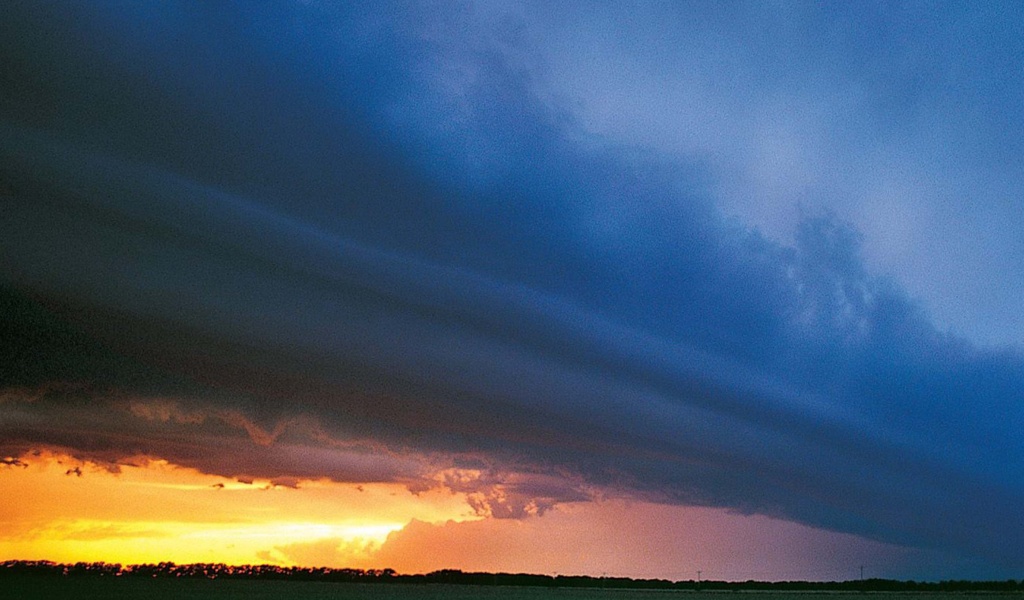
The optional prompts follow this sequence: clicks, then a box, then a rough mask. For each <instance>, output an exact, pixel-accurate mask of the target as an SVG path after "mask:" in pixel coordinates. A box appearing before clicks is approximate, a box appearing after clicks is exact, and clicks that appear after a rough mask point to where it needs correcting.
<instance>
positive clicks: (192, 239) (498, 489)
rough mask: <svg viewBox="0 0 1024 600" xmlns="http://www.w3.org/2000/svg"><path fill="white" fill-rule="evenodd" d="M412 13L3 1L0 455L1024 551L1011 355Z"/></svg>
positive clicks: (437, 19)
mask: <svg viewBox="0 0 1024 600" xmlns="http://www.w3.org/2000/svg"><path fill="white" fill-rule="evenodd" d="M122 8H123V7H122ZM392 8H394V14H392V12H389V11H368V12H367V13H365V14H363V13H360V12H359V11H358V10H357V9H339V11H340V12H346V13H347V12H355V13H359V14H337V13H335V12H334V11H332V10H328V11H327V12H326V13H324V14H321V13H320V12H319V11H320V9H315V8H307V9H299V8H267V7H262V8H254V9H251V10H249V11H246V12H247V17H246V18H245V19H236V18H230V17H228V16H227V15H226V14H221V12H222V11H221V10H220V9H203V11H199V12H197V11H195V10H191V9H189V10H186V9H181V10H179V7H176V6H175V5H161V6H159V7H153V6H135V5H132V7H131V9H126V10H119V11H117V12H116V14H115V13H113V12H111V13H109V14H108V13H107V12H106V10H105V9H104V8H103V7H100V8H96V9H92V10H86V9H85V8H74V9H71V8H69V9H68V10H67V11H62V12H61V14H48V12H47V11H48V9H47V8H46V7H39V6H33V5H28V4H24V5H23V4H18V5H16V6H15V7H14V8H13V9H12V10H11V11H10V13H11V15H10V16H9V18H7V19H5V23H4V24H3V25H2V27H3V30H2V31H0V33H2V35H0V39H2V40H3V42H2V45H0V50H2V52H3V54H4V55H5V57H8V58H7V59H6V60H5V61H4V66H3V67H0V68H2V69H3V71H2V75H3V78H4V79H5V80H7V81H12V82H15V83H16V84H17V85H12V86H4V90H3V91H2V92H0V93H2V94H3V96H2V98H3V112H2V114H0V118H2V120H3V124H4V132H5V133H4V134H3V136H2V137H0V153H2V156H3V159H2V163H0V176H2V181H3V184H4V187H3V189H4V194H3V197H2V199H0V202H2V203H3V209H4V213H5V218H4V219H3V221H2V223H0V253H2V255H3V257H4V258H3V260H2V262H0V274H2V276H3V282H4V288H3V299H4V302H5V303H7V304H8V305H10V306H14V307H16V308H17V310H16V311H14V312H12V313H8V314H9V315H11V316H8V317H7V318H5V320H4V327H5V328H6V330H8V331H12V332H14V333H15V334H16V337H15V338H14V339H16V340H17V343H16V344H7V346H8V347H7V348H5V349H4V352H5V353H8V354H10V356H12V357H13V360H12V361H5V364H6V365H13V366H12V367H10V369H11V374H12V377H11V379H10V381H12V382H13V385H12V386H10V387H9V388H8V389H7V391H5V392H4V393H5V395H4V396H3V398H4V400H3V402H2V403H0V411H3V415H4V419H3V422H2V424H0V428H2V429H0V433H2V435H0V439H3V440H4V448H0V451H2V452H3V453H6V454H8V455H10V456H12V457H13V456H20V454H19V453H18V452H20V451H25V450H27V449H30V448H33V447H37V446H48V447H55V448H61V449H65V450H67V451H69V452H71V453H72V454H73V455H75V456H78V457H82V458H89V459H91V460H103V461H107V462H109V463H110V464H116V463H117V462H118V461H121V460H125V459H126V458H129V457H132V456H157V457H162V458H166V459H168V460H172V461H174V462H175V463H177V464H182V465H186V466H194V467H196V468H199V469H202V470H204V471H206V472H210V473H216V474H220V475H223V476H228V477H238V478H252V477H254V476H256V477H267V478H271V479H273V480H275V481H279V482H285V483H286V484H287V483H291V484H295V483H296V482H298V481H299V480H301V479H302V478H312V477H321V476H327V477H332V478H335V479H338V480H345V481H406V482H407V483H408V484H409V485H410V486H411V487H414V488H415V487H417V486H424V485H433V483H430V481H436V480H433V479H431V477H432V476H433V475H434V474H436V473H439V472H443V470H444V469H445V468H447V467H454V468H457V469H467V470H470V469H476V470H479V471H481V472H482V473H483V474H484V475H483V476H482V477H483V479H477V480H473V481H471V482H466V483H465V491H470V490H471V489H472V491H471V493H475V494H478V495H476V496H472V501H473V502H474V503H475V504H474V507H475V508H477V510H479V511H480V512H481V513H482V514H490V515H492V516H509V517H518V516H523V515H526V514H539V513H542V512H544V511H545V510H546V509H547V508H549V507H550V506H552V505H553V504H555V503H557V502H564V501H571V500H580V499H583V498H586V497H589V496H590V495H591V494H593V493H594V492H593V490H592V489H589V488H587V487H585V486H584V484H585V485H586V486H593V487H594V488H605V489H612V490H616V489H617V490H627V491H628V492H629V493H630V494H633V495H636V496H642V497H649V498H656V499H661V500H669V501H672V502H677V503H693V504H701V505H710V506H720V507H727V508H730V509H733V510H738V511H743V512H751V513H764V514H769V515H774V516H779V517H784V518H786V519H791V520H796V521H799V522H802V523H806V524H811V525H815V526H821V527H825V528H829V529H835V530H840V531H846V532H852V533H856V534H860V535H866V536H869V537H873V538H876V539H881V540H885V541H893V542H899V543H907V544H917V545H930V546H936V547H943V548H953V549H956V550H957V551H962V552H965V553H969V554H977V555H981V556H984V557H986V558H988V559H990V560H993V561H996V562H997V563H1000V564H1003V565H1006V566H1007V567H1019V566H1020V557H1021V556H1024V547H1022V543H1024V521H1022V517H1021V513H1020V511H1019V509H1018V507H1019V506H1020V505H1021V504H1022V503H1024V489H1022V487H1021V482H1020V481H1021V480H1020V477H1019V474H1020V472H1021V471H1022V469H1024V445H1022V442H1021V437H1020V435H1019V432H1020V431H1021V429H1022V427H1024V415H1022V412H1021V408H1020V402H1019V399H1020V398H1021V397H1024V357H1022V356H1021V354H1020V352H1019V351H1017V350H1015V349H1008V350H1003V351H988V350H985V351H983V350H979V349H976V348H974V347H973V346H971V345H970V344H969V343H967V342H965V341H963V340H961V339H958V338H954V337H951V336H949V335H946V334H943V333H941V332H939V331H937V330H936V328H935V327H934V326H933V325H932V324H931V323H930V322H929V320H928V319H927V317H926V315H924V314H923V313H922V311H921V310H920V308H919V307H918V306H917V305H916V304H915V303H914V302H913V301H912V300H910V299H908V298H907V297H906V295H905V294H904V293H903V292H902V291H901V290H900V288H899V286H898V285H896V284H895V283H892V282H890V281H887V280H885V279H880V278H878V277H876V276H874V275H872V274H870V273H868V272H867V271H866V269H865V268H864V266H863V261H862V258H861V256H860V243H861V242H860V240H859V236H858V234H857V233H856V231H855V230H854V229H853V228H851V227H849V226H848V225H845V224H844V223H842V222H841V221H840V220H838V219H836V218H835V217H833V216H830V215H829V214H819V213H814V212H808V213H807V214H805V215H804V216H803V219H802V221H801V224H800V227H799V229H798V232H797V235H796V237H795V243H794V245H792V246H784V245H780V244H777V243H775V242H772V241H770V240H767V239H765V238H764V237H763V236H761V235H760V234H758V233H757V232H756V231H750V230H747V229H745V228H744V227H742V226H741V225H739V224H736V223H732V222H729V221H726V220H724V219H722V218H720V217H719V216H718V213H717V212H716V210H715V206H714V202H713V195H712V194H711V192H710V191H709V190H711V189H712V188H713V186H712V185H711V184H712V183H713V177H714V175H713V174H712V173H710V172H708V171H707V170H705V169H702V168H701V165H700V164H693V165H690V166H688V167H685V168H684V167H679V166H677V165H675V164H672V163H667V162H665V161H663V160H661V159H659V157H657V156H653V155H650V154H647V153H645V152H643V151H640V150H638V149H635V148H625V147H613V146H609V145H603V144H594V143H589V142H588V141H587V139H586V136H585V135H584V134H583V133H582V132H581V130H580V129H579V128H578V127H577V126H576V124H575V123H574V121H573V119H572V118H571V117H570V116H569V115H568V114H567V113H566V112H564V111H562V110H561V109H559V108H558V107H557V103H552V102H550V101H549V100H547V99H544V98H541V97H539V95H538V93H537V91H536V88H535V86H534V82H533V80H532V79H531V76H530V75H529V73H527V72H524V71H523V70H522V69H518V68H517V67H516V65H515V61H513V60H511V59H510V57H509V55H508V54H507V53H505V52H503V51H502V50H501V45H500V44H497V43H496V44H488V43H484V42H478V43H475V44H469V45H468V46H467V47H463V46H460V45H458V44H457V43H455V42H454V41H453V39H452V38H451V36H446V35H444V34H443V32H448V31H456V30H459V27H460V23H461V21H460V19H462V18H465V15H464V14H462V13H460V12H459V11H458V10H454V9H452V10H449V11H441V12H442V13H444V14H442V15H440V16H437V15H435V16H429V15H425V14H424V15H419V14H416V15H410V14H404V13H405V12H406V11H412V12H413V13H418V10H419V9H417V8H410V7H404V6H403V7H401V8H400V9H399V8H398V7H392ZM200 12H201V13H202V14H200ZM223 12H226V11H223ZM150 13H153V14H150ZM207 13H209V14H207ZM278 13H283V14H278ZM446 19H449V20H450V21H447V20H446ZM509 35H512V42H513V43H514V41H515V39H514V34H509ZM69 341H70V343H69ZM36 357H38V358H36ZM55 382H56V383H55ZM83 382H84V383H83ZM81 385H86V387H85V388H84V390H85V391H83V392H76V391H74V390H76V389H78V388H76V387H75V386H81ZM15 386H17V387H15ZM40 386H49V387H46V388H45V389H44V390H43V391H39V390H40V389H41V388H40ZM69 386H70V387H69ZM26 389H28V390H35V391H34V392H33V393H32V394H29V396H31V397H28V396H24V395H22V396H19V397H20V398H21V399H20V400H18V399H14V400H11V399H9V398H11V397H13V396H18V394H19V392H18V391H17V390H26ZM12 390H13V391H12ZM53 390H57V391H56V392H55V391H53ZM33 394H34V395H33ZM40 396H43V397H45V398H44V400H39V399H38V398H39V397H40ZM160 398H165V399H169V401H164V402H161V401H155V400H154V399H160ZM339 440H340V441H339ZM563 477H564V480H560V478H563ZM517 478H520V479H517ZM567 482H568V483H567ZM444 483H445V484H446V485H449V486H455V487H458V482H457V481H454V480H452V481H446V482H444Z"/></svg>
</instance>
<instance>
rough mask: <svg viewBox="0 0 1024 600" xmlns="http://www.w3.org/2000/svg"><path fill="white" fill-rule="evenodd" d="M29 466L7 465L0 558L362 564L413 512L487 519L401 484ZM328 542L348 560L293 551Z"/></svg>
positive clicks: (68, 462)
mask: <svg viewBox="0 0 1024 600" xmlns="http://www.w3.org/2000/svg"><path fill="white" fill-rule="evenodd" d="M24 462H25V463H28V466H18V465H7V466H4V467H2V468H0V497H2V498H5V499H7V501H5V502H3V503H0V560H7V559H38V560H53V561H57V562H77V561H87V562H97V561H105V562H119V563H122V564H128V563H145V562H161V561H173V562H179V563H190V562H222V563H227V564H252V563H276V564H282V565H299V566H332V567H349V566H362V565H365V564H366V563H367V561H370V560H372V554H373V552H374V551H375V550H376V549H378V548H379V547H380V545H381V544H382V543H383V542H384V540H385V539H386V538H387V536H388V534H389V533H392V532H395V531H398V530H400V529H402V528H403V527H404V526H405V525H406V524H407V523H409V522H410V521H412V520H413V519H415V520H418V521H427V522H444V521H448V520H454V521H465V520H472V519H475V518H477V517H475V515H473V513H472V510H471V509H470V507H469V505H468V504H467V503H466V500H465V497H464V496H463V495H460V494H452V493H450V492H447V491H444V490H432V491H428V492H421V493H419V494H418V495H414V494H412V493H411V492H409V491H408V490H407V489H406V488H405V487H404V486H402V485H401V484H393V483H388V484H385V483H365V484H360V485H357V484H343V483H335V482H330V481H327V480H316V481H303V482H300V483H299V485H298V487H297V488H287V487H280V486H273V485H271V484H270V482H269V481H266V480H255V481H253V482H251V483H244V482H239V481H234V480H229V479H226V478H223V477H218V476H214V475H207V474H203V473H200V472H198V471H195V470H193V469H187V468H182V467H177V466H175V465H171V464H168V463H167V462H166V461H160V460H150V461H143V466H121V467H120V473H116V474H115V473H111V472H110V471H109V470H107V469H105V468H103V467H101V466H98V465H95V464H91V463H81V462H80V461H77V460H75V459H72V458H69V457H67V456H61V455H54V454H43V455H40V456H31V457H25V458H24ZM317 544H319V545H321V546H324V547H329V548H331V549H332V552H331V553H330V554H328V555H327V556H329V557H330V558H331V559H332V560H334V561H336V562H337V564H316V565H313V564H306V562H305V561H303V560H302V559H301V556H302V555H301V553H296V552H294V551H289V549H293V548H302V547H306V546H310V547H315V546H316V545H317ZM322 556H325V555H324V554H323V553H320V554H317V555H316V557H317V558H319V557H322ZM297 558H298V560H296V559H297ZM311 558H312V557H311Z"/></svg>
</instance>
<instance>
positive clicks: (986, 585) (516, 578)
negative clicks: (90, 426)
mask: <svg viewBox="0 0 1024 600" xmlns="http://www.w3.org/2000/svg"><path fill="white" fill-rule="evenodd" d="M53 576H59V577H133V578H135V577H149V578H154V577H163V578H170V577H198V578H208V579H217V578H225V579H278V580H280V579H290V580H296V581H333V582H352V583H407V584H427V583H447V584H464V585H518V586H539V587H581V588H586V587H589V588H632V589H678V590H694V591H697V590H701V591H744V590H746V591H755V590H759V591H851V592H859V591H868V592H966V591H986V592H1024V580H1021V581H1015V580H1013V579H1008V580H1006V581H961V580H949V581H938V582H919V581H897V580H892V579H858V580H850V581H753V580H751V581H714V580H710V581H693V580H685V581H669V580H667V579H631V578H629V577H590V576H587V575H556V576H550V575H535V574H528V573H467V572H463V571H459V570H455V569H445V570H442V571H434V572H432V573H427V574H425V575H403V574H399V573H396V572H395V571H394V570H393V569H370V570H363V569H332V568H328V567H281V566H277V565H225V564H221V563H194V564H187V565H179V564H175V563H172V562H161V563H156V564H139V565H121V564H119V563H105V562H95V563H86V562H78V563H74V564H63V563H55V562H51V561H46V560H41V561H32V560H8V561H5V562H0V580H2V579H3V578H7V577H53Z"/></svg>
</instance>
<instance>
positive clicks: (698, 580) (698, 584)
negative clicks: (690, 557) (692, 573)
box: [697, 569, 703, 590]
mask: <svg viewBox="0 0 1024 600" xmlns="http://www.w3.org/2000/svg"><path fill="white" fill-rule="evenodd" d="M701 573H703V571H701V570H700V569H697V589H698V590H699V589H700V574H701Z"/></svg>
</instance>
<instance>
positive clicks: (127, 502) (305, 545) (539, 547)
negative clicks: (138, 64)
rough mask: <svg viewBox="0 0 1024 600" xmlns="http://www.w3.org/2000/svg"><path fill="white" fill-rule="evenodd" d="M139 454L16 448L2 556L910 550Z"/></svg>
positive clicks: (790, 566)
mask: <svg viewBox="0 0 1024 600" xmlns="http://www.w3.org/2000/svg"><path fill="white" fill-rule="evenodd" d="M132 462H133V463H134V464H135V465H136V466H126V465H122V466H120V467H119V472H113V470H112V469H111V468H109V467H106V466H101V465H98V464H95V463H89V462H81V461H78V460H75V459H73V458H71V457H69V456H66V455H61V454H54V453H40V454H31V455H27V456H24V457H20V458H18V459H17V460H15V457H7V459H6V460H5V463H7V464H4V465H3V466H0V497H3V498H11V499H15V501H13V502H3V503H0V560H6V559H40V560H53V561H58V562H75V561H105V562H120V563H123V564H130V563H142V562H160V561H173V562H178V563H189V562H224V563H230V564H246V563H275V564H282V565H300V566H331V567H353V568H387V567H390V568H394V569H396V570H398V571H399V572H403V573H417V572H429V571H432V570H437V569H444V568H459V569H463V570H467V571H475V570H479V571H510V572H535V573H548V574H553V573H562V574H577V573H583V574H591V575H602V574H609V575H616V576H631V577H665V576H667V577H671V578H675V579H691V578H694V577H696V571H697V570H698V569H701V570H702V572H703V574H704V576H705V577H709V578H710V577H720V578H728V579H735V578H740V579H743V578H748V577H755V578H756V577H769V576H776V574H783V576H786V575H789V576H792V577H794V578H795V577H808V578H818V579H826V578H839V579H841V578H847V577H852V576H853V575H854V574H855V573H853V572H849V573H848V572H846V571H845V570H848V568H849V567H848V565H859V564H861V563H863V562H864V561H865V560H868V561H875V562H876V563H877V557H878V556H889V557H892V558H893V559H899V560H906V558H907V556H906V551H905V550H902V549H900V548H897V547H893V546H887V545H885V544H880V543H876V542H870V541H866V540H863V539H860V538H856V537H854V536H848V535H841V534H835V533H829V532H824V531H820V530H815V529H812V528H809V527H805V526H801V525H797V524H794V523H789V522H785V521H780V520H774V519H770V518H767V517H763V516H744V515H737V514H734V513H729V512H727V511H723V510H718V509H706V508H696V507H680V506H667V505H660V504H652V503H648V502H637V501H626V500H604V501H589V502H570V503H564V504H560V505H558V506H556V507H554V508H552V509H550V510H548V511H546V512H545V513H544V514H543V515H542V516H536V515H534V516H528V517H526V518H518V519H512V518H495V517H493V516H481V515H480V514H479V512H478V511H474V510H473V508H472V505H471V502H470V498H469V497H468V496H467V495H466V494H465V493H461V492H453V491H451V490H450V488H445V487H438V488H436V489H431V490H426V491H422V492H418V493H412V492H410V491H409V489H407V487H405V486H404V485H402V484H397V483H366V484H356V483H335V482H330V481H327V480H303V481H299V482H297V483H296V485H295V486H294V487H289V486H281V485H277V486H275V485H272V484H271V483H270V482H269V480H260V479H255V480H252V481H251V482H250V481H248V480H246V481H238V480H233V479H228V478H224V477H218V476H213V475H207V474H203V473H201V472H199V471H196V470H194V469H190V468H184V467H180V466H175V465H172V464H169V463H168V462H167V461H164V460H143V459H139V460H136V461H132ZM448 476H449V477H451V474H448ZM823 558H824V559H825V560H823ZM823 563H824V566H823ZM872 564H874V563H872Z"/></svg>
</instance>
